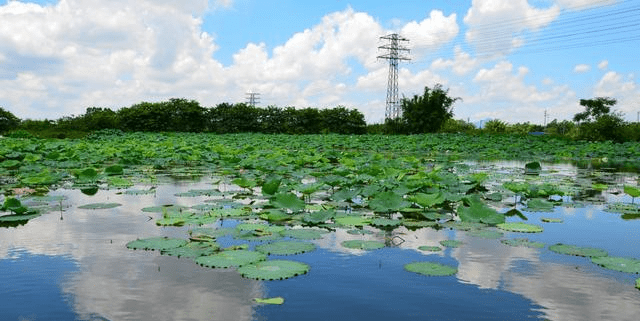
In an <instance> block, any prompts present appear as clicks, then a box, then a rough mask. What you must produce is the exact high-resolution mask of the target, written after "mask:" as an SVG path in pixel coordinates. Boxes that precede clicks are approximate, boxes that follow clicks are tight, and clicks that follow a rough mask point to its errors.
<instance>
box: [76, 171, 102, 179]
mask: <svg viewBox="0 0 640 321" xmlns="http://www.w3.org/2000/svg"><path fill="white" fill-rule="evenodd" d="M76 177H77V178H78V180H80V181H94V180H96V179H97V178H98V172H97V171H96V170H95V169H93V168H87V169H84V170H82V171H79V172H76Z"/></svg>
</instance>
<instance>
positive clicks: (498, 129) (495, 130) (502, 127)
mask: <svg viewBox="0 0 640 321" xmlns="http://www.w3.org/2000/svg"><path fill="white" fill-rule="evenodd" d="M507 127H508V125H507V123H505V122H503V121H502V120H500V119H492V120H489V121H487V122H486V123H484V127H483V128H482V130H483V131H484V132H487V133H489V134H504V133H506V132H507Z"/></svg>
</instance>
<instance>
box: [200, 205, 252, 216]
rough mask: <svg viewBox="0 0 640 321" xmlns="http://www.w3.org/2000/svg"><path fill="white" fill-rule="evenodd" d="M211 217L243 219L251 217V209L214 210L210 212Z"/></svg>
mask: <svg viewBox="0 0 640 321" xmlns="http://www.w3.org/2000/svg"><path fill="white" fill-rule="evenodd" d="M210 215H211V216H217V217H243V216H251V215H253V211H252V210H251V208H248V207H243V208H216V209H214V210H212V211H211V213H210Z"/></svg>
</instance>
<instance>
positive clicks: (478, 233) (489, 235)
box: [467, 229, 504, 239]
mask: <svg viewBox="0 0 640 321" xmlns="http://www.w3.org/2000/svg"><path fill="white" fill-rule="evenodd" d="M467 235H471V236H475V237H480V238H483V239H499V238H501V237H503V236H504V233H502V232H499V231H491V230H485V229H482V230H471V231H469V232H467Z"/></svg>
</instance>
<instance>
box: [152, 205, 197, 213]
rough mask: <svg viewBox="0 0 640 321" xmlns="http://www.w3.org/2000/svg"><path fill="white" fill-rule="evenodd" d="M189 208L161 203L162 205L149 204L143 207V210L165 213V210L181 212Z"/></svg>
mask: <svg viewBox="0 0 640 321" xmlns="http://www.w3.org/2000/svg"><path fill="white" fill-rule="evenodd" d="M185 209H187V207H186V206H181V205H173V204H168V205H161V206H149V207H145V208H143V209H142V211H143V212H147V213H163V212H181V211H183V210H185Z"/></svg>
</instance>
